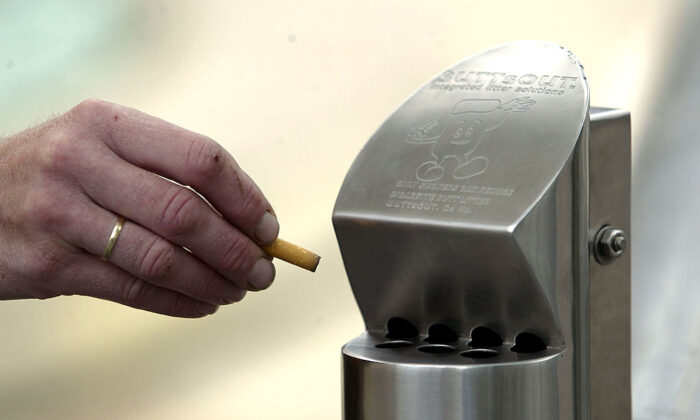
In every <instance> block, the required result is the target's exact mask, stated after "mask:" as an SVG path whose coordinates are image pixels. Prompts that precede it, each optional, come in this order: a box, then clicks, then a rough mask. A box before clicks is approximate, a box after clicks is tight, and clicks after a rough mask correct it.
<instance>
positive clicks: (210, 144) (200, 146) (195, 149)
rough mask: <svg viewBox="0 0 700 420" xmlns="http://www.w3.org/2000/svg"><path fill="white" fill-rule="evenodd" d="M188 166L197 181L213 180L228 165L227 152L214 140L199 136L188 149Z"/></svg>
mask: <svg viewBox="0 0 700 420" xmlns="http://www.w3.org/2000/svg"><path fill="white" fill-rule="evenodd" d="M186 167H187V170H188V171H189V173H190V176H191V177H192V179H193V180H194V181H195V183H202V182H206V181H209V180H212V179H214V178H216V177H217V176H219V175H220V174H221V173H222V172H223V170H224V168H225V167H226V153H225V151H224V149H223V148H222V147H221V146H220V145H219V144H218V143H216V142H215V141H214V140H212V139H209V138H206V137H198V138H197V139H195V140H193V141H192V143H191V144H190V147H189V149H188V151H187V158H186Z"/></svg>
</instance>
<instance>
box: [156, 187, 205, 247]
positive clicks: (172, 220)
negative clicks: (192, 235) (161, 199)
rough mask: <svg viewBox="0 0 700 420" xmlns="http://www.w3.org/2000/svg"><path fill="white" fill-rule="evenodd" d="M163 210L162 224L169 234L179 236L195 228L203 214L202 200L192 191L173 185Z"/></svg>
mask: <svg viewBox="0 0 700 420" xmlns="http://www.w3.org/2000/svg"><path fill="white" fill-rule="evenodd" d="M167 196H169V198H168V199H166V200H165V205H164V206H163V210H162V212H161V217H160V225H161V227H162V229H163V230H164V231H165V232H166V233H167V234H169V235H172V236H179V235H183V234H187V233H189V232H192V231H193V230H195V229H196V228H197V226H198V224H199V221H200V219H201V216H202V204H203V203H202V201H201V199H200V198H199V197H197V196H196V195H195V194H194V193H193V192H192V191H189V190H188V189H186V188H182V187H177V186H173V187H170V190H169V192H168V193H167V194H166V197H167Z"/></svg>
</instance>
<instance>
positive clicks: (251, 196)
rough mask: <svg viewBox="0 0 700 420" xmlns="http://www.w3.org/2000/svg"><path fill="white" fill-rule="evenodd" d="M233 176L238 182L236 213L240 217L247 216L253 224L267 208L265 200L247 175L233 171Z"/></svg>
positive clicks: (238, 170) (236, 170) (237, 170)
mask: <svg viewBox="0 0 700 420" xmlns="http://www.w3.org/2000/svg"><path fill="white" fill-rule="evenodd" d="M234 175H235V177H236V179H237V180H238V191H239V194H240V198H239V204H238V208H239V212H238V213H239V214H240V215H242V216H245V215H248V216H249V217H250V218H251V219H255V220H250V223H255V222H256V221H257V219H258V218H259V217H261V216H262V213H264V212H265V210H267V208H268V207H269V205H268V203H267V199H266V198H265V196H264V195H263V193H262V191H260V188H258V186H257V185H255V183H254V182H252V181H251V180H250V178H248V176H247V175H245V174H242V173H241V171H240V169H238V168H237V169H235V171H234Z"/></svg>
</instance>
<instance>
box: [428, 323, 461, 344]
mask: <svg viewBox="0 0 700 420" xmlns="http://www.w3.org/2000/svg"><path fill="white" fill-rule="evenodd" d="M457 339H458V337H457V333H456V332H454V330H453V329H452V328H450V327H448V326H447V325H443V324H433V325H431V326H430V328H428V337H427V338H426V339H425V342H426V343H430V344H447V343H453V342H455V341H457Z"/></svg>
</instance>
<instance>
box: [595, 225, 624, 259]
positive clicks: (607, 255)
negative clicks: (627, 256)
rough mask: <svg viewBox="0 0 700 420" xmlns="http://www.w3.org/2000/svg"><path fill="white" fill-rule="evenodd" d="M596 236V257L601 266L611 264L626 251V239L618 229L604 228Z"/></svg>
mask: <svg viewBox="0 0 700 420" xmlns="http://www.w3.org/2000/svg"><path fill="white" fill-rule="evenodd" d="M596 236H597V238H598V240H597V243H596V257H597V259H598V261H599V262H601V263H602V264H609V263H611V262H612V261H614V260H615V259H616V258H619V257H620V256H622V254H623V253H624V252H625V250H626V249H627V237H626V236H625V232H624V231H622V230H620V229H615V228H613V227H611V226H606V227H604V228H603V229H602V230H601V231H600V232H599V233H598V235H596Z"/></svg>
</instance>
